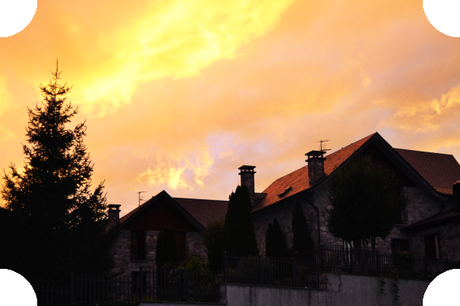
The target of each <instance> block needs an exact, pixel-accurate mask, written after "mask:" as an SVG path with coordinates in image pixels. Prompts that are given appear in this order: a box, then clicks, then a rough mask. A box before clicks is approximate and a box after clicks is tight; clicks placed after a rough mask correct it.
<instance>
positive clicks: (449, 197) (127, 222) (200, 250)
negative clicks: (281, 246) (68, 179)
mask: <svg viewBox="0 0 460 306" xmlns="http://www.w3.org/2000/svg"><path fill="white" fill-rule="evenodd" d="M306 155H307V160H306V162H307V165H306V166H304V167H302V168H300V169H298V170H296V171H294V172H291V173H289V174H287V175H285V176H283V177H281V178H279V179H277V180H275V181H274V182H273V183H272V184H270V186H268V187H267V188H266V189H265V190H264V191H263V192H261V193H257V192H255V191H254V186H255V181H254V176H255V173H256V172H255V171H254V169H255V166H248V165H244V166H241V167H240V168H239V170H240V173H239V175H240V176H241V185H245V186H246V187H247V188H248V190H249V192H250V194H251V198H252V201H253V210H252V211H253V217H254V223H255V230H256V239H257V242H258V247H259V252H260V254H261V255H265V234H266V231H267V228H268V224H269V223H270V222H273V219H274V218H277V219H278V221H279V223H280V226H281V228H282V230H283V232H284V234H285V237H286V243H287V248H288V249H290V248H291V247H292V229H291V221H292V212H293V209H294V206H295V204H296V203H300V204H301V206H302V209H303V211H304V213H305V215H306V217H307V222H308V224H309V228H310V231H311V233H310V234H311V236H312V238H313V241H314V243H315V246H316V247H319V246H320V245H328V246H343V247H351V246H353V247H355V248H359V246H358V245H356V242H355V243H352V244H351V245H348V244H347V245H346V244H345V243H344V241H342V240H341V239H339V238H336V237H334V236H332V235H331V234H330V233H329V231H328V228H327V221H326V220H327V209H328V208H330V202H329V198H328V193H327V185H328V181H329V180H328V179H329V178H330V177H331V176H333V175H334V173H335V171H337V170H338V169H341V168H342V167H344V166H345V165H346V164H347V163H349V162H350V161H351V160H352V159H353V158H355V157H356V156H358V155H365V156H369V157H370V158H371V160H372V161H373V162H375V163H376V164H380V163H383V164H384V165H386V166H387V167H388V168H390V169H392V170H393V171H394V173H395V175H396V176H397V178H398V180H399V182H400V183H401V186H400V187H401V188H404V189H405V190H406V192H407V193H408V195H409V197H410V203H409V205H408V206H407V207H406V209H405V210H404V211H402V212H401V215H400V218H399V220H398V223H397V224H395V225H394V227H393V229H392V231H391V234H390V235H389V236H388V237H387V238H386V239H380V238H377V241H376V248H377V249H379V250H381V251H386V252H390V251H391V252H393V253H396V254H398V253H399V252H400V251H403V250H408V251H415V252H417V253H419V254H421V255H426V256H427V258H430V259H439V258H441V259H450V260H459V259H460V239H458V237H459V233H460V212H458V211H457V210H456V209H457V207H456V203H460V182H459V183H458V184H456V183H457V181H460V165H459V163H458V162H457V161H456V160H455V158H454V157H453V156H452V155H448V154H439V153H430V152H421V151H413V150H404V149H395V148H393V147H392V146H391V145H390V144H388V143H387V142H386V141H385V140H384V139H383V138H382V137H381V136H380V135H379V134H378V133H374V134H372V135H369V136H367V137H365V138H363V139H361V140H358V141H356V142H354V143H352V144H350V145H348V146H346V147H344V148H342V149H340V150H338V151H336V152H334V153H331V154H329V155H327V156H325V152H324V151H310V152H308V153H307V154H306ZM227 206H228V201H218V200H203V199H186V198H173V197H171V196H170V195H169V194H168V193H167V192H166V191H162V192H160V193H159V194H157V195H156V196H154V197H152V198H151V199H150V200H148V201H146V202H145V203H144V204H142V205H140V206H139V207H137V208H136V209H134V210H133V211H131V212H129V213H128V214H126V215H125V216H123V217H122V218H121V219H120V218H119V212H120V209H119V208H120V205H113V204H111V205H109V223H110V225H109V227H110V228H115V227H117V228H118V229H119V230H120V235H119V239H118V241H117V243H116V245H115V247H114V252H113V254H114V259H115V264H116V271H115V272H118V273H121V274H124V275H129V274H130V273H131V274H135V273H137V272H136V271H139V267H140V266H153V265H154V264H155V247H156V239H157V237H158V233H159V231H161V230H163V229H165V228H167V227H172V228H173V230H174V232H175V234H176V243H177V250H178V253H179V258H180V260H183V259H185V258H186V257H187V256H188V255H190V254H194V253H197V254H201V255H203V256H204V255H205V247H204V244H203V240H202V236H201V233H202V232H203V231H205V230H206V226H207V224H208V222H209V221H210V220H211V219H212V218H215V219H220V218H222V219H224V218H225V214H226V212H227ZM353 244H354V245H353Z"/></svg>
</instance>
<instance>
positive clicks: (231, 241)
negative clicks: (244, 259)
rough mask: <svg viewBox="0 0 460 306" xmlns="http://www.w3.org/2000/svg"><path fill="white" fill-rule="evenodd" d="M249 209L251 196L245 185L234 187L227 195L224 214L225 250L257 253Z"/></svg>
mask: <svg viewBox="0 0 460 306" xmlns="http://www.w3.org/2000/svg"><path fill="white" fill-rule="evenodd" d="M251 209H252V203H251V196H250V195H249V191H248V189H247V188H246V186H238V187H236V190H235V192H232V193H231V195H230V197H229V202H228V209H227V214H226V215H225V225H224V243H225V250H226V251H227V252H230V253H238V254H246V255H259V251H258V249H257V241H256V236H255V233H254V221H253V217H252V213H251Z"/></svg>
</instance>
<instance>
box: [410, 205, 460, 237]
mask: <svg viewBox="0 0 460 306" xmlns="http://www.w3.org/2000/svg"><path fill="white" fill-rule="evenodd" d="M456 219H460V213H459V212H456V211H455V210H454V209H451V210H449V211H446V212H440V213H437V214H435V215H433V216H431V217H428V218H426V219H423V220H422V221H419V222H416V223H413V224H411V225H408V226H406V227H404V228H402V229H401V230H402V231H403V232H405V233H410V232H415V231H420V230H424V229H429V228H432V227H435V226H439V225H442V224H446V223H449V222H452V221H454V220H456Z"/></svg>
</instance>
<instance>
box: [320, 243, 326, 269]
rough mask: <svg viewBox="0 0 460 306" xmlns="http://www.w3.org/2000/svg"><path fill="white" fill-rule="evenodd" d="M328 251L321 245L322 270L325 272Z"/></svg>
mask: <svg viewBox="0 0 460 306" xmlns="http://www.w3.org/2000/svg"><path fill="white" fill-rule="evenodd" d="M325 252H326V250H325V249H324V246H323V245H321V246H320V253H321V266H322V269H323V271H326V256H325V255H326V254H325Z"/></svg>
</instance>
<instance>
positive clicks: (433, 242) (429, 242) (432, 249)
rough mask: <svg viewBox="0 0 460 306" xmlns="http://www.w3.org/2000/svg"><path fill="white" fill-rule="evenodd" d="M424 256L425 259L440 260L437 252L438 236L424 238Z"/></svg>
mask: <svg viewBox="0 0 460 306" xmlns="http://www.w3.org/2000/svg"><path fill="white" fill-rule="evenodd" d="M425 256H426V258H427V259H432V260H435V259H440V258H441V255H440V252H439V235H438V234H434V235H426V236H425Z"/></svg>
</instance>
